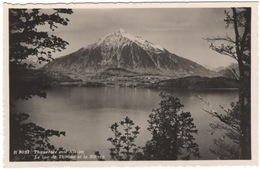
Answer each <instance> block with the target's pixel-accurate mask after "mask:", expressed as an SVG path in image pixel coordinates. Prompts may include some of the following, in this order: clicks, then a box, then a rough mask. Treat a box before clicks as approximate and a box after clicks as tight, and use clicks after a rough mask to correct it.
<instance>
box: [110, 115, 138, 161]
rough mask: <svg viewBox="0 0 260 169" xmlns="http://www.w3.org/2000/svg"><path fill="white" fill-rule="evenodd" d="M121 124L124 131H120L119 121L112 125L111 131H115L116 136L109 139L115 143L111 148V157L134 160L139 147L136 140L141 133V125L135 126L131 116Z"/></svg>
mask: <svg viewBox="0 0 260 169" xmlns="http://www.w3.org/2000/svg"><path fill="white" fill-rule="evenodd" d="M120 125H121V127H122V128H123V131H124V133H122V132H120V131H119V125H118V124H117V123H114V124H112V125H111V126H110V129H111V131H112V132H113V133H114V138H112V137H110V138H108V139H107V140H108V141H109V142H111V143H112V145H113V148H110V149H109V150H110V155H111V158H112V159H113V160H119V161H125V160H132V159H133V158H134V157H135V155H136V154H137V152H138V149H139V147H137V146H136V144H135V143H134V142H135V139H136V138H137V135H138V134H139V129H140V127H139V126H135V127H134V122H133V121H132V120H131V119H130V118H129V117H126V118H124V120H123V121H121V122H120Z"/></svg>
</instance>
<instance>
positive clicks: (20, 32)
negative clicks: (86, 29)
mask: <svg viewBox="0 0 260 169" xmlns="http://www.w3.org/2000/svg"><path fill="white" fill-rule="evenodd" d="M51 11H52V10H50V11H48V12H49V13H50V14H46V12H47V11H46V12H42V10H40V9H9V69H10V89H11V90H10V95H11V97H12V98H13V99H19V98H22V99H28V98H30V97H31V96H34V95H38V96H40V97H46V95H45V94H44V93H43V92H42V91H41V89H42V86H41V84H40V83H38V82H34V83H31V82H29V83H28V82H26V81H25V80H24V79H23V74H24V73H26V72H27V71H28V70H30V69H32V68H33V67H34V66H33V65H32V64H31V63H30V62H29V63H28V59H29V57H32V58H31V59H35V58H36V59H37V62H38V63H41V62H48V61H51V60H52V59H53V58H52V53H53V52H56V51H61V50H62V49H65V47H66V45H68V42H66V41H64V40H63V39H61V38H59V37H57V36H55V35H50V34H49V32H48V29H47V30H46V31H44V30H40V29H41V27H43V26H44V25H45V26H46V27H47V26H48V28H49V29H51V30H52V31H54V30H55V29H56V28H58V24H60V25H67V24H68V21H69V20H68V19H67V18H63V17H62V15H63V14H71V13H72V10H71V9H53V12H52V13H51Z"/></svg>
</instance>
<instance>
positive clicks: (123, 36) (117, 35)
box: [87, 28, 164, 52]
mask: <svg viewBox="0 0 260 169" xmlns="http://www.w3.org/2000/svg"><path fill="white" fill-rule="evenodd" d="M133 42H134V43H136V44H137V45H139V46H140V47H142V48H143V49H145V50H154V51H156V52H162V51H164V48H162V47H161V46H158V45H155V44H153V43H151V42H149V41H147V40H144V39H143V38H141V37H138V36H134V35H131V34H130V33H128V32H127V31H125V30H124V29H121V28H120V29H119V30H118V31H116V32H114V33H110V34H108V35H106V36H104V37H103V38H100V39H99V40H98V41H97V42H96V43H93V44H92V45H90V46H88V47H87V48H93V47H97V46H99V45H101V44H103V45H106V46H114V45H116V46H121V45H122V44H124V45H126V44H129V43H133Z"/></svg>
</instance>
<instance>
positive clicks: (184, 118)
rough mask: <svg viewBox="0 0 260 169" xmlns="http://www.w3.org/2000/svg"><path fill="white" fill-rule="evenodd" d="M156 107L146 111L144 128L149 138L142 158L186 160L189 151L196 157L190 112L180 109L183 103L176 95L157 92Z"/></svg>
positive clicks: (195, 131) (197, 148)
mask: <svg viewBox="0 0 260 169" xmlns="http://www.w3.org/2000/svg"><path fill="white" fill-rule="evenodd" d="M160 96H161V97H162V100H161V101H160V103H159V105H160V107H159V108H157V109H154V110H153V112H152V113H151V114H150V115H149V117H150V119H149V120H148V123H149V127H148V130H149V131H150V132H151V134H152V139H151V140H150V141H147V142H146V146H145V147H144V157H143V158H144V159H148V160H177V159H179V158H181V159H185V160H188V159H190V157H191V155H194V156H196V157H200V154H199V147H198V144H197V143H195V142H194V140H195V138H194V137H193V134H196V133H197V129H196V126H195V125H194V123H193V118H192V117H191V114H190V112H183V111H182V112H180V109H181V108H182V107H183V105H182V104H181V103H180V100H179V99H178V98H177V97H174V96H172V95H170V94H166V93H160Z"/></svg>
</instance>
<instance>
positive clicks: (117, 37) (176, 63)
mask: <svg viewBox="0 0 260 169" xmlns="http://www.w3.org/2000/svg"><path fill="white" fill-rule="evenodd" d="M107 68H124V69H126V70H130V71H134V72H140V73H154V74H158V73H159V74H162V75H172V76H176V77H182V76H189V75H200V76H212V75H213V74H214V73H213V71H210V70H208V69H206V68H205V67H203V66H201V65H199V64H198V63H196V62H193V61H191V60H188V59H185V58H182V57H180V56H177V55H175V54H173V53H170V52H169V51H168V50H166V49H165V48H163V47H160V46H159V45H155V44H153V43H151V42H149V41H147V40H144V39H143V38H141V37H138V36H133V35H131V34H130V33H128V32H126V31H125V30H123V29H120V30H119V31H116V32H113V33H110V34H108V35H106V36H104V37H103V38H100V39H99V40H98V41H97V42H94V43H92V44H90V45H88V46H86V47H82V48H80V49H79V50H77V51H76V52H73V53H71V54H68V55H65V56H62V57H59V58H56V59H55V60H54V61H52V62H50V63H48V64H46V65H45V66H44V67H43V69H49V70H59V71H71V72H78V73H83V74H84V73H98V72H100V71H103V70H105V69H107Z"/></svg>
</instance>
